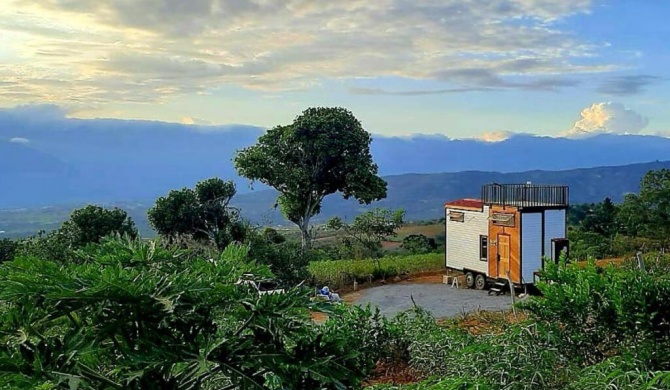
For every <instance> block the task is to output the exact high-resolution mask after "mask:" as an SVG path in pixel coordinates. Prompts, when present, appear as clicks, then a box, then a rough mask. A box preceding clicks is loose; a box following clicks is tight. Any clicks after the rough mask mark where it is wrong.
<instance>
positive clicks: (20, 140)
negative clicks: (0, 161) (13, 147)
mask: <svg viewBox="0 0 670 390" xmlns="http://www.w3.org/2000/svg"><path fill="white" fill-rule="evenodd" d="M9 142H12V143H15V144H24V145H25V144H29V143H30V140H29V139H28V138H23V137H14V138H10V139H9Z"/></svg>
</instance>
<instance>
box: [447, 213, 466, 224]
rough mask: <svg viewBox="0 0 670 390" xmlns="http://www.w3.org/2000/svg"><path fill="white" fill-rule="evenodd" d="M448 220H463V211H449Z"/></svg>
mask: <svg viewBox="0 0 670 390" xmlns="http://www.w3.org/2000/svg"><path fill="white" fill-rule="evenodd" d="M449 220H450V221H452V222H465V213H462V212H460V211H450V212H449Z"/></svg>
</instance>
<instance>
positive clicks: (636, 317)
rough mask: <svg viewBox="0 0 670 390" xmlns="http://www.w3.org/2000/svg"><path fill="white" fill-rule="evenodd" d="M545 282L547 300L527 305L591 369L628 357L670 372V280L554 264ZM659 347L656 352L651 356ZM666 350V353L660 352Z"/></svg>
mask: <svg viewBox="0 0 670 390" xmlns="http://www.w3.org/2000/svg"><path fill="white" fill-rule="evenodd" d="M544 276H545V277H546V278H547V280H550V281H551V282H552V283H540V284H539V285H538V288H539V289H540V291H541V292H542V295H543V297H542V298H534V299H532V300H531V301H530V302H528V303H527V304H525V305H524V307H525V308H526V309H527V310H529V311H530V312H531V313H532V314H533V316H534V318H536V320H537V321H538V322H540V323H542V324H545V325H546V326H547V327H553V328H554V331H555V332H560V334H562V335H563V337H564V338H565V340H566V341H567V342H566V343H565V345H564V348H565V352H566V353H569V354H570V355H571V356H572V357H573V358H575V359H578V360H580V361H582V362H584V363H585V364H594V363H599V362H601V361H603V360H604V358H605V357H608V356H612V355H615V354H621V353H624V352H625V353H628V354H631V356H632V357H633V358H635V359H638V360H649V362H650V367H651V368H652V369H668V368H670V355H668V354H667V352H668V351H670V336H669V335H670V278H668V276H667V273H651V272H648V271H645V270H640V269H636V268H631V267H624V268H615V267H613V266H612V265H610V266H608V267H606V268H599V267H597V266H596V265H595V263H594V262H593V261H591V262H589V263H588V264H587V266H586V267H585V268H583V269H581V268H578V267H574V266H569V265H566V264H565V263H564V262H561V263H559V264H558V265H554V264H549V265H548V266H547V269H546V271H545V275H544ZM649 346H653V350H655V351H656V353H650V351H649V349H648V347H649ZM659 351H664V352H666V353H658V352H659Z"/></svg>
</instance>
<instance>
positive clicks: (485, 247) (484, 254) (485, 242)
mask: <svg viewBox="0 0 670 390" xmlns="http://www.w3.org/2000/svg"><path fill="white" fill-rule="evenodd" d="M488 259H489V238H488V237H487V236H479V260H481V261H487V260H488Z"/></svg>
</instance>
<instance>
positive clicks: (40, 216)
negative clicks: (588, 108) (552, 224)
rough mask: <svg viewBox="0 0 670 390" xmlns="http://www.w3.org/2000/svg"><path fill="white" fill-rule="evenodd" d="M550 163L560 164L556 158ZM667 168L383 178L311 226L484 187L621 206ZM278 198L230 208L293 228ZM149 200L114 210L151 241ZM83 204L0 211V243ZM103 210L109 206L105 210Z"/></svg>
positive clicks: (333, 203) (423, 215)
mask: <svg viewBox="0 0 670 390" xmlns="http://www.w3.org/2000/svg"><path fill="white" fill-rule="evenodd" d="M552 158H564V157H561V156H556V157H552ZM662 168H670V161H665V162H658V161H657V162H651V163H645V164H633V165H623V166H614V167H596V168H584V169H573V170H566V171H540V170H535V171H527V172H519V173H499V172H480V171H467V172H455V173H439V174H405V175H398V176H386V177H385V178H384V179H385V180H386V181H387V182H388V197H387V198H386V199H384V200H382V201H379V202H376V203H374V204H372V205H370V206H362V205H359V204H358V203H357V202H356V201H353V200H349V201H345V200H343V199H341V198H338V197H336V196H331V197H329V198H326V200H325V202H324V204H323V207H322V212H321V214H320V215H318V216H317V217H316V218H314V222H315V223H319V222H323V221H325V220H326V219H328V218H330V217H333V216H336V215H337V216H340V217H343V218H345V219H352V218H353V217H354V216H356V215H358V214H359V213H360V212H362V211H365V210H367V209H369V208H371V207H385V208H392V209H395V208H403V209H405V211H406V220H408V221H419V220H429V219H437V218H441V217H442V213H443V204H444V202H445V201H448V200H453V199H458V198H463V197H479V192H480V188H481V186H482V185H483V184H486V183H491V182H498V183H525V182H527V181H531V182H533V183H537V184H564V185H568V186H569V187H570V202H571V203H572V204H578V203H591V202H600V201H602V200H603V199H604V198H605V197H610V198H611V199H612V200H613V201H615V202H619V201H621V200H622V199H623V196H624V195H625V194H626V193H630V192H637V191H638V186H639V183H640V179H641V178H642V176H644V174H645V173H647V172H648V171H650V170H658V169H662ZM275 200H276V193H275V192H274V191H273V190H264V191H257V192H252V193H247V194H240V195H237V196H236V197H235V198H233V201H232V205H233V206H234V207H238V208H239V209H240V210H241V211H242V215H243V216H244V217H245V218H247V219H248V220H250V221H252V222H253V223H256V224H262V225H291V224H290V223H289V222H287V221H285V220H284V219H283V218H282V216H281V214H280V212H279V210H276V209H274V204H275ZM152 203H153V200H149V201H144V202H119V203H117V204H112V205H114V206H119V207H121V208H123V209H125V210H126V211H128V213H129V215H130V216H131V217H132V218H133V220H134V221H135V222H136V224H137V226H138V229H139V230H140V233H141V234H142V235H143V236H145V237H149V236H153V234H154V233H153V232H152V230H151V229H150V227H149V225H148V223H147V220H146V211H147V209H148V208H149V207H151V204H152ZM82 206H83V205H82V204H74V205H61V206H53V207H43V208H38V209H16V210H0V231H4V233H2V234H0V236H1V237H25V236H29V235H32V234H35V233H36V232H38V231H39V230H41V229H44V230H50V229H54V228H56V227H58V226H59V225H60V223H61V222H62V221H64V220H66V219H67V217H68V216H69V214H70V213H71V212H72V210H74V209H76V208H79V207H82ZM106 206H111V205H110V204H107V205H106Z"/></svg>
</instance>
